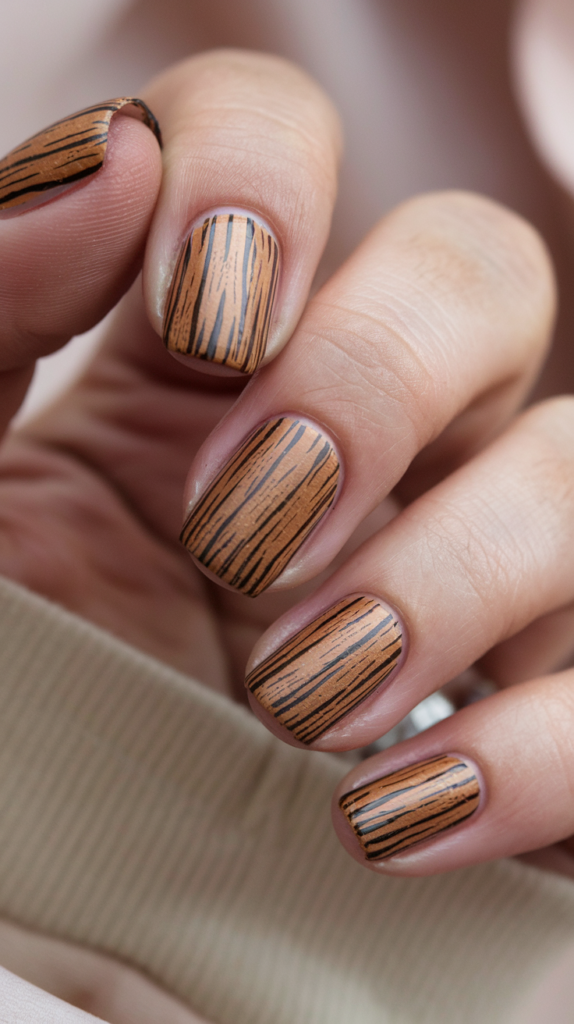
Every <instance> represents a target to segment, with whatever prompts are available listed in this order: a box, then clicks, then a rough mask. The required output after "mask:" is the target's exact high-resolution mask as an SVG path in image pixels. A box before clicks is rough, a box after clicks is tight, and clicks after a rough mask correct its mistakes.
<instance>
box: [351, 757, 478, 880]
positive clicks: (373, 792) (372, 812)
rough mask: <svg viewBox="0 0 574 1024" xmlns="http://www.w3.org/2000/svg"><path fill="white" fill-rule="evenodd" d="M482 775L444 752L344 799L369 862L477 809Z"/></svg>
mask: <svg viewBox="0 0 574 1024" xmlns="http://www.w3.org/2000/svg"><path fill="white" fill-rule="evenodd" d="M479 800H480V787H479V783H478V779H477V777H476V775H475V774H474V772H473V771H472V768H470V767H469V766H468V765H467V764H465V762H464V761H460V760H459V759H458V758H457V757H451V756H450V755H440V756H439V757H433V758H430V760H428V761H421V762H420V763H419V764H411V765H409V766H408V768H401V769H400V770H399V771H397V772H393V773H392V774H391V775H385V776H384V777H383V778H382V779H375V780H374V781H373V782H369V783H367V785H366V786H361V787H360V788H359V789H354V790H353V791H352V792H351V793H346V794H345V796H343V797H341V799H340V800H339V806H340V808H341V810H342V811H343V812H344V813H345V814H346V816H347V818H348V820H349V823H350V825H351V828H352V829H353V831H354V832H355V835H356V836H357V838H358V840H359V842H360V844H361V846H362V848H363V850H364V852H365V856H366V858H367V860H384V859H385V858H387V857H392V856H394V854H396V853H399V852H400V851H401V850H406V849H408V848H409V847H410V846H414V845H415V843H421V842H422V841H423V840H424V839H429V838H430V837H431V836H434V835H436V834H437V832H444V831H445V830H446V829H449V828H452V827H453V826H454V825H459V824H460V823H461V822H462V821H465V820H466V818H470V816H471V814H474V812H475V811H476V809H477V807H478V804H479Z"/></svg>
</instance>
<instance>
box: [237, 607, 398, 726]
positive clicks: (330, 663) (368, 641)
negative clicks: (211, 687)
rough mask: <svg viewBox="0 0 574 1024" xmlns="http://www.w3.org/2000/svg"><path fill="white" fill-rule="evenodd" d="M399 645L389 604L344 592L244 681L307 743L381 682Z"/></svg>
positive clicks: (333, 723) (392, 662)
mask: <svg viewBox="0 0 574 1024" xmlns="http://www.w3.org/2000/svg"><path fill="white" fill-rule="evenodd" d="M402 646H403V641H402V629H401V626H400V624H399V622H398V621H397V618H396V616H395V614H394V613H393V612H391V611H390V610H389V608H387V607H385V606H384V605H382V604H381V603H380V602H379V601H375V600H374V599H373V598H372V597H360V596H352V597H346V598H344V599H343V600H342V601H339V602H338V603H337V604H336V605H333V607H332V608H329V609H328V611H326V612H324V613H323V615H320V616H319V617H318V618H317V619H314V621H313V622H310V623H309V625H308V626H305V628H304V629H301V630H300V631H299V632H298V633H296V634H295V636H293V637H291V639H290V640H287V641H286V643H284V644H283V645H282V646H281V647H279V649H278V650H277V651H275V653H274V654H272V655H271V656H270V657H269V658H266V659H265V661H263V662H261V664H260V665H258V666H257V668H255V669H254V670H253V672H251V673H250V674H249V676H248V677H247V679H246V681H245V685H246V686H247V688H248V690H250V691H251V693H252V694H253V696H254V697H255V698H256V699H257V700H258V701H259V703H260V704H261V706H262V707H263V708H265V710H266V711H268V712H269V713H270V714H271V715H273V716H274V717H275V718H276V719H277V721H278V722H280V723H281V725H284V726H285V728H287V729H289V730H290V732H292V733H293V735H294V736H295V738H296V739H298V740H300V742H301V743H313V741H314V740H316V739H318V738H319V736H322V735H323V733H324V732H326V731H327V729H330V728H331V726H333V725H335V723H336V722H338V721H339V720H340V719H341V718H343V716H344V715H347V714H348V713H349V711H352V710H353V708H356V707H357V705H358V704H360V703H361V702H362V701H364V700H365V699H366V698H367V697H369V696H370V694H371V693H373V691H374V690H376V688H377V687H378V686H380V685H381V683H382V682H383V681H384V680H385V679H386V678H387V677H388V676H389V675H390V673H391V672H392V671H393V669H394V668H396V666H397V664H398V661H399V658H400V656H401V651H402Z"/></svg>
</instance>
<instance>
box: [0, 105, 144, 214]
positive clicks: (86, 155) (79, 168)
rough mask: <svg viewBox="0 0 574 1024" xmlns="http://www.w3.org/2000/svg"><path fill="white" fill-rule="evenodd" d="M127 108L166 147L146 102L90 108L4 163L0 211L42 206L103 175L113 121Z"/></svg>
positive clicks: (21, 148) (35, 138)
mask: <svg viewBox="0 0 574 1024" xmlns="http://www.w3.org/2000/svg"><path fill="white" fill-rule="evenodd" d="M122 108H126V112H129V113H132V112H133V113H134V114H135V115H136V116H137V117H139V118H140V119H141V120H142V121H143V122H144V124H146V125H147V126H148V128H150V129H151V131H153V133H154V135H155V136H156V138H157V140H158V142H159V143H160V145H161V134H160V130H159V125H158V123H157V121H156V119H155V117H154V115H153V114H152V112H151V110H150V109H149V107H148V106H146V104H145V103H144V102H143V100H139V99H137V98H135V97H129V96H124V97H121V98H119V99H115V100H107V101H106V102H105V103H99V104H98V105H97V106H94V107H87V108H86V109H85V110H80V111H79V112H78V113H77V114H71V115H70V117H65V118H64V119H63V120H62V121H57V122H56V123H55V124H52V125H50V126H49V128H45V129H44V131H41V132H38V134H37V135H33V136H32V138H31V139H28V140H27V141H26V142H24V143H22V145H21V146H18V147H17V149H13V150H12V152H11V153H8V156H5V157H4V159H3V160H1V161H0V210H8V209H11V208H12V207H15V206H20V205H22V204H23V203H30V202H32V201H33V200H36V201H37V200H39V199H41V198H42V197H43V196H44V194H45V193H49V192H50V191H51V190H52V189H55V188H62V186H66V185H72V184H73V183H74V182H76V181H81V180H82V178H87V177H89V175H91V174H95V173H96V171H99V170H100V168H101V167H102V165H103V162H104V157H105V153H106V148H107V145H108V133H109V128H110V122H111V120H112V117H113V116H114V114H116V113H117V112H118V110H121V109H122ZM127 108H132V109H131V110H129V111H128V109H127ZM48 198H49V195H46V199H48Z"/></svg>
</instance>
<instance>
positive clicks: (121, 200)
mask: <svg viewBox="0 0 574 1024" xmlns="http://www.w3.org/2000/svg"><path fill="white" fill-rule="evenodd" d="M123 109H125V110H127V111H128V112H129V111H135V112H138V111H142V110H143V115H142V116H145V119H146V124H143V123H140V121H139V120H137V119H135V118H133V117H131V116H129V117H128V116H124V115H123V114H122V113H121V110H123ZM118 110H120V113H117V111H118ZM113 115H116V116H113ZM100 122H103V123H100ZM147 125H149V127H148V126H147ZM150 127H151V128H152V130H150ZM70 137H72V138H71V141H70ZM68 147H71V148H68ZM62 163H63V166H62ZM17 175H20V177H19V178H18V177H17ZM160 177H161V158H160V151H159V147H158V141H157V136H156V129H155V120H154V119H153V116H152V115H151V113H148V112H147V108H146V107H145V105H141V101H140V100H129V102H128V101H124V100H114V101H110V102H109V103H107V104H101V105H99V106H98V107H94V108H90V109H89V110H88V111H84V112H81V113H80V114H78V115H75V116H74V117H72V118H67V119H64V121H63V122H59V123H58V124H56V125H53V126H51V127H50V128H48V129H46V130H45V131H44V132H40V133H39V134H38V135H36V136H34V138H33V139H31V140H29V141H28V142H27V143H25V144H24V145H23V146H21V147H19V148H18V150H16V151H14V152H13V153H11V154H9V155H8V156H7V157H6V158H5V160H4V161H3V162H2V164H0V203H2V202H3V203H4V206H5V207H6V208H7V209H8V213H10V212H11V211H12V215H11V216H10V217H9V218H8V219H2V220H0V310H1V312H2V317H1V322H0V396H1V399H2V406H1V409H2V425H5V424H6V422H7V421H8V419H9V418H10V416H11V415H12V414H13V413H14V411H15V409H16V408H17V406H18V404H19V402H20V400H21V398H22V392H23V390H24V389H25V386H26V384H27V381H28V380H29V377H30V374H31V371H32V368H33V364H34V361H35V359H37V358H38V357H39V356H42V355H46V354H47V353H48V352H51V351H53V350H54V349H56V348H58V347H60V346H61V345H62V344H64V342H65V341H66V340H67V339H68V338H69V337H71V336H72V335H73V334H78V333H81V332H83V331H85V330H87V329H88V328H89V327H91V326H93V325H94V324H95V323H97V322H98V320H99V319H100V318H101V317H102V316H103V315H104V314H105V313H106V312H107V310H108V309H109V308H111V306H113V305H114V304H115V303H116V302H117V300H118V298H119V297H120V295H121V294H122V293H123V291H125V289H126V288H127V287H128V286H129V284H130V282H131V281H132V280H133V278H134V276H135V275H136V273H137V271H138V269H139V265H140V261H141V258H142V254H143V246H144V242H145V237H146V232H147V229H148V227H149V222H150V219H151V215H152V212H153V207H154V204H155V201H156V197H157V192H158V189H159V183H160ZM2 190H3V191H2ZM62 190H63V191H62ZM30 198H31V200H32V207H31V208H29V205H28V203H29V201H30ZM21 200H26V203H24V204H22V203H21ZM48 200H52V201H49V202H48ZM39 201H43V202H44V205H41V206H38V205H37V202H39ZM34 204H36V205H34ZM13 211H15V212H16V214H18V215H14V213H13ZM22 211H24V212H22Z"/></svg>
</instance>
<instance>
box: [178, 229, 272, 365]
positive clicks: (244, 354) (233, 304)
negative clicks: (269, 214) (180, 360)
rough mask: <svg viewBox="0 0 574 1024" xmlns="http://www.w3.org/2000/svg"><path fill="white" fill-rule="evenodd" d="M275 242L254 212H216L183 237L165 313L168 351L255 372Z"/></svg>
mask: <svg viewBox="0 0 574 1024" xmlns="http://www.w3.org/2000/svg"><path fill="white" fill-rule="evenodd" d="M278 278H279V249H278V246H277V242H276V241H275V239H274V238H273V236H272V235H270V234H269V232H268V231H267V230H266V228H264V227H263V226H262V225H261V224H259V223H258V222H257V221H256V220H253V218H252V217H248V216H242V215H240V214H236V213H221V214H215V215H214V216H213V217H209V218H208V219H206V220H205V221H204V222H203V224H201V225H199V226H198V227H196V228H195V229H194V230H193V231H192V232H191V235H190V236H189V238H187V239H186V240H185V242H184V243H183V245H182V247H181V250H180V253H179V256H178V260H177V263H176V267H175V270H174V274H173V278H172V282H171V285H170V290H169V294H168V297H167V303H166V309H165V314H164V327H163V337H164V342H165V344H166V346H167V348H168V349H169V351H170V352H178V353H180V354H181V355H189V356H194V357H195V358H196V359H204V360H207V361H209V362H212V363H218V364H220V365H222V366H227V367H229V368H231V369H234V370H241V371H242V372H243V373H253V371H254V370H256V369H257V367H258V366H259V363H260V362H261V360H262V359H263V356H264V355H265V349H266V346H267V338H268V335H269V325H270V323H271V314H272V312H273V303H274V299H275V293H276V291H277V281H278Z"/></svg>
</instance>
